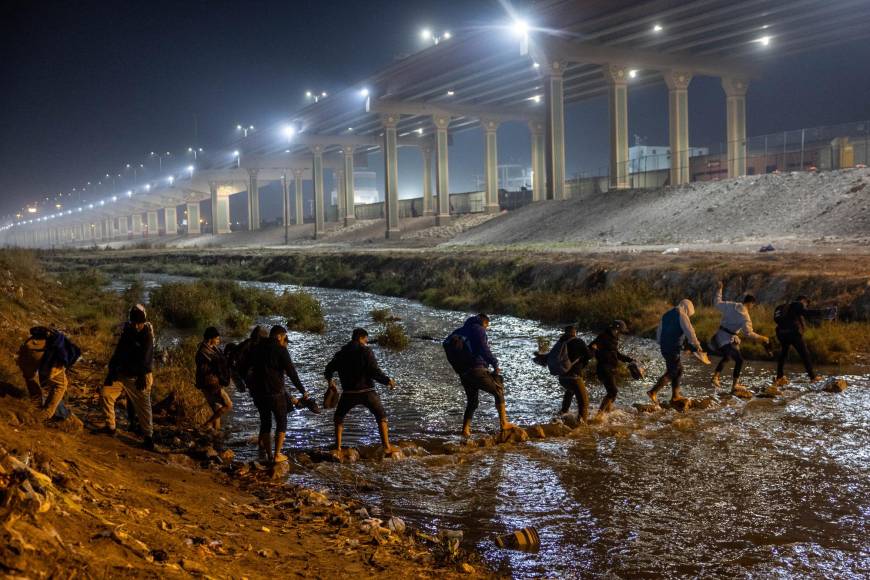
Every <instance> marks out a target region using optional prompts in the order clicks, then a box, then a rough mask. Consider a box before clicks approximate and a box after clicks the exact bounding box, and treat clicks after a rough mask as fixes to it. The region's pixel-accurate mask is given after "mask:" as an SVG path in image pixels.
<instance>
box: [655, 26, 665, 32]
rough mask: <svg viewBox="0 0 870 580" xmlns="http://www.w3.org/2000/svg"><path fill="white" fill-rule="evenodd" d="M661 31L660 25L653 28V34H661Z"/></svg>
mask: <svg viewBox="0 0 870 580" xmlns="http://www.w3.org/2000/svg"><path fill="white" fill-rule="evenodd" d="M662 30H663V28H662V25H661V24H656V25H654V26H653V32H661V31H662Z"/></svg>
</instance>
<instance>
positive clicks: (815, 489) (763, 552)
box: [149, 277, 870, 577]
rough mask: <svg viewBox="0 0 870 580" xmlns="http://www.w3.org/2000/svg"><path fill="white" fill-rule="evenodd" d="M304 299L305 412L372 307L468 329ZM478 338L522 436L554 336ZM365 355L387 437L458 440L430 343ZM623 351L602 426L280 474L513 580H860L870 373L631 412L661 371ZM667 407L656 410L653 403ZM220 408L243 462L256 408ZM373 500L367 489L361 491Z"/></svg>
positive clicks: (547, 391) (357, 416) (302, 419)
mask: <svg viewBox="0 0 870 580" xmlns="http://www.w3.org/2000/svg"><path fill="white" fill-rule="evenodd" d="M159 280H160V278H158V277H152V278H151V279H150V280H149V282H150V283H155V282H156V283H159ZM256 285H258V286H265V287H270V288H274V289H275V290H276V291H281V290H283V289H284V288H288V287H287V286H284V285H277V284H256ZM289 288H291V289H295V288H293V287H289ZM307 290H308V291H309V292H311V293H313V294H314V295H316V296H317V298H318V299H319V300H320V301H321V303H322V304H323V308H324V312H325V313H326V319H327V324H328V330H327V332H326V334H325V335H323V336H318V335H310V334H301V333H292V335H291V347H290V348H291V354H292V356H293V360H294V362H295V363H296V365H297V367H298V369H299V374H300V376H301V377H302V380H303V382H304V383H305V385H306V386H307V387H309V388H310V389H311V390H312V391H313V392H314V393H316V394H317V396H318V399H321V398H322V395H323V392H324V389H325V386H326V385H325V381H324V380H323V378H322V372H323V368H324V367H325V365H326V362H327V361H328V360H329V358H330V357H331V355H332V354H333V352H334V351H335V350H337V349H338V348H339V347H340V346H341V345H342V344H343V343H344V342H346V341H347V340H348V339H349V335H350V331H351V329H352V328H353V327H355V326H364V327H367V328H368V329H369V330H370V331H374V330H376V328H377V325H375V324H373V323H372V321H371V319H370V316H369V312H370V311H371V310H372V309H374V308H390V309H391V310H392V311H393V313H394V314H395V315H397V316H400V317H401V318H402V323H403V324H404V326H405V328H406V330H407V331H408V334H409V335H429V336H435V337H443V336H445V335H446V334H447V333H448V332H449V331H450V330H452V329H453V328H454V327H456V326H459V325H461V324H462V322H463V321H464V319H465V318H466V314H465V313H461V312H453V311H446V310H436V309H433V308H428V307H426V306H423V305H421V304H419V303H416V302H413V301H410V300H405V299H401V298H387V297H382V296H376V295H372V294H366V293H362V292H349V291H342V290H330V289H321V288H308V289H307ZM268 322H279V321H278V320H275V321H268ZM372 334H375V332H372ZM489 335H490V341H491V343H492V348H493V352H494V353H495V355H496V356H497V357H498V358H499V360H500V361H501V362H502V364H501V367H502V369H503V372H504V374H505V377H506V396H507V401H508V415H509V417H510V419H511V420H512V421H514V422H517V423H519V424H530V423H543V422H547V421H549V420H550V419H552V418H553V417H554V416H555V415H556V412H557V411H558V407H559V405H560V402H561V396H562V391H561V389H560V388H559V386H558V384H557V383H556V381H555V380H554V378H553V377H551V376H550V375H549V374H548V373H547V371H546V369H543V368H540V367H538V366H536V365H534V364H533V363H532V362H531V360H530V354H531V352H532V351H533V350H534V349H535V347H536V342H535V337H536V336H547V337H548V338H550V339H551V340H555V339H556V337H557V336H558V332H557V330H556V329H555V328H554V327H551V326H547V325H542V324H539V323H537V322H534V321H530V320H523V319H518V318H513V317H509V316H495V317H493V323H492V326H491V328H490V331H489ZM585 338H586V339H587V340H589V339H590V338H591V336H589V335H586V336H585ZM374 349H375V353H376V355H377V357H378V360H379V361H380V363H381V367H382V368H383V369H384V370H385V372H386V373H387V374H388V375H390V376H392V377H395V379H396V381H397V382H398V387H397V388H396V389H395V390H393V391H391V390H389V389H387V388H380V393H381V397H382V399H383V401H384V406H385V407H386V410H387V413H388V415H389V417H390V428H391V436H392V438H393V440H394V441H396V440H402V439H417V440H419V439H427V438H432V439H438V440H445V439H451V438H452V439H453V440H455V441H456V442H458V441H459V439H458V436H457V434H458V431H459V429H460V425H461V421H462V412H463V409H464V404H465V395H464V392H463V390H462V388H461V386H460V384H459V381H458V379H457V378H456V376H455V375H454V374H453V373H452V371H451V370H450V368H449V367H448V365H447V363H446V360H445V358H444V354H443V350H442V349H441V346H440V343H439V342H434V341H426V340H413V341H412V343H411V346H410V348H408V349H407V350H406V351H404V352H401V353H394V352H390V351H384V350H381V349H379V348H378V347H377V346H375V347H374ZM625 350H626V351H627V352H628V353H629V354H631V355H632V356H635V357H636V358H639V359H641V360H644V361H648V362H647V363H646V366H647V376H648V378H647V379H645V380H644V381H639V382H631V381H628V382H625V383H624V384H622V385H621V387H620V396H619V399H618V401H617V405H618V410H617V411H616V412H614V413H613V414H612V415H611V416H610V418H609V419H608V421H607V423H605V424H603V425H596V426H593V427H591V428H585V429H580V430H578V431H577V432H576V435H572V436H571V437H566V438H555V439H547V440H543V441H538V442H528V443H523V444H517V445H513V446H508V447H504V448H495V449H481V450H478V451H475V452H473V453H469V454H464V455H461V456H455V455H454V456H432V457H429V458H424V459H410V460H406V461H401V462H392V461H390V462H384V463H380V464H376V463H369V462H362V463H359V464H356V465H338V464H319V465H318V466H317V467H316V468H315V469H313V470H309V471H305V472H303V473H302V474H301V475H300V474H297V475H294V476H292V477H293V478H294V480H296V481H299V482H301V483H305V484H307V485H314V486H317V487H328V488H331V489H335V490H340V491H341V492H343V493H351V494H353V495H355V496H357V497H359V498H361V499H363V500H365V501H367V502H369V503H370V504H372V505H376V506H380V508H381V511H382V513H383V514H385V515H387V516H388V515H399V516H400V517H403V518H405V519H406V520H407V521H410V522H413V523H414V524H415V525H417V526H419V527H421V528H423V529H426V530H429V531H437V530H440V529H445V528H449V529H459V530H463V531H464V534H465V536H464V543H465V545H466V546H468V547H475V548H477V549H478V550H479V551H480V552H482V553H483V554H484V557H485V558H486V560H487V561H488V562H489V563H490V565H491V566H493V567H494V568H496V569H500V570H501V571H503V572H506V573H510V574H512V575H514V576H516V577H529V576H541V575H545V576H550V577H581V576H582V577H588V576H614V575H615V576H619V577H625V576H632V577H634V576H662V575H664V576H673V577H678V576H679V577H682V576H705V577H711V576H712V577H734V576H762V577H770V576H778V577H779V576H802V577H803V576H808V575H809V576H817V577H823V576H824V577H854V576H862V575H870V539H868V538H870V537H868V532H870V525H868V522H870V375H863V376H859V375H846V376H845V377H844V378H846V380H847V381H848V382H849V388H848V389H847V390H846V391H845V392H844V393H842V394H837V395H834V394H829V393H823V392H818V390H817V389H816V390H814V389H812V388H810V385H808V384H807V383H806V382H804V378H803V377H801V376H800V374H799V367H797V366H792V367H790V368H789V371H790V373H791V376H792V378H793V379H794V382H793V383H792V384H791V385H790V386H789V387H788V388H786V389H785V393H786V396H785V397H782V398H779V399H776V400H770V399H756V400H753V401H751V402H749V403H744V402H736V401H734V402H732V403H730V404H728V405H726V406H723V407H721V408H717V409H713V410H707V411H690V412H689V413H687V414H678V413H674V412H672V411H661V412H658V413H654V414H642V415H639V414H638V413H637V412H636V411H635V410H634V408H633V406H632V404H633V403H635V402H643V401H644V400H645V394H644V393H645V390H646V389H648V388H649V387H650V385H651V383H652V382H653V381H654V378H655V376H657V375H658V374H660V373H661V372H662V370H663V365H662V364H661V363H660V361H659V360H658V358H657V356H656V355H657V350H656V348H655V345H654V344H653V343H652V342H651V341H647V340H629V341H628V342H627V344H626V348H625ZM822 370H823V371H826V374H827V373H832V372H834V370H833V369H822ZM726 372H730V367H728V370H727V371H726ZM709 373H710V369H709V368H705V367H702V366H701V365H700V364H699V363H697V362H695V361H694V360H691V361H686V378H685V380H684V382H685V384H686V387H685V388H684V393H685V394H686V395H687V396H690V397H702V396H704V395H707V394H709V393H710V389H709V387H708V385H709ZM744 379H745V380H744V382H745V383H746V384H747V385H749V386H751V385H761V384H764V383H766V382H769V381H770V379H771V369H770V367H769V365H762V364H758V363H754V362H751V363H749V364H748V365H747V367H746V370H745V371H744ZM589 387H590V396H591V399H592V404H593V406H594V405H597V403H598V402H599V401H600V400H601V396H602V395H603V388H601V387H600V386H599V385H598V384H597V383H594V382H593V383H591V384H590V385H589ZM663 395H665V398H667V390H666V391H663ZM233 397H234V401H235V404H236V413H235V417H234V419H233V421H232V423H231V429H232V432H233V433H232V441H233V445H234V446H236V448H237V451H238V452H239V453H240V455H241V456H242V457H245V456H250V454H251V453H252V451H253V444H252V441H253V440H254V439H255V432H256V429H257V420H256V411H255V409H254V408H253V405H252V404H251V402H250V398H249V397H248V396H247V395H246V394H244V393H236V394H234V395H233ZM575 408H576V403H575V406H572V410H573V409H575ZM473 427H474V430H475V432H476V433H482V432H489V433H494V432H495V431H496V430H497V416H496V413H495V409H494V406H493V403H492V399H491V397H489V396H488V395H486V394H485V393H481V406H480V409H479V410H478V412H477V414H476V416H475V421H474V424H473ZM345 441H346V444H347V445H351V446H352V445H356V444H360V443H363V444H374V443H377V442H378V437H377V430H376V426H375V423H374V421H373V419H372V418H371V416H370V415H369V414H368V412H367V411H366V410H365V409H364V408H363V407H358V408H357V409H356V410H354V411H353V412H352V413H351V414H350V415H349V417H348V419H347V420H346V422H345ZM332 443H333V432H332V416H331V413H324V414H322V415H320V416H314V415H312V414H311V413H308V412H298V413H296V414H295V415H292V416H291V417H290V420H289V428H288V435H287V445H288V446H290V447H292V446H299V447H304V448H311V447H323V448H326V447H327V446H329V445H331V444H332ZM371 489H376V490H378V491H363V490H371ZM524 526H534V527H536V528H537V529H538V532H539V534H540V536H541V549H540V551H538V552H537V553H524V552H517V551H507V550H499V549H498V548H496V547H495V544H494V542H493V538H494V536H495V535H496V534H501V533H507V532H510V531H513V530H515V529H517V528H521V527H524Z"/></svg>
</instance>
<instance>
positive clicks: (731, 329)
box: [710, 282, 770, 399]
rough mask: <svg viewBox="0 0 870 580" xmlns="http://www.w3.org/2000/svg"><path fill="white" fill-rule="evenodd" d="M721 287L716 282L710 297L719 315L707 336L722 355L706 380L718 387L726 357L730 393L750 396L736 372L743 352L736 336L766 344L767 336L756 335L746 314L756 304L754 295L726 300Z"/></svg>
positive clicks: (741, 396)
mask: <svg viewBox="0 0 870 580" xmlns="http://www.w3.org/2000/svg"><path fill="white" fill-rule="evenodd" d="M722 289H723V284H722V282H719V286H718V287H717V289H716V296H715V298H714V299H713V305H714V306H715V307H716V308H717V309H718V310H719V312H721V313H722V317H721V319H720V320H719V328H718V329H717V330H716V333H715V334H713V337H712V338H711V339H710V344H711V345H712V348H713V349H715V350H716V351H717V352H718V353H719V354H720V355H721V356H722V358H721V359H720V360H719V363H718V364H717V365H716V370H715V371H713V377H712V378H711V381H710V382H711V383H712V384H713V387H714V388H715V389H718V388H719V387H720V386H721V378H720V377H721V374H722V370H723V369H724V368H725V364H726V363H727V362H728V361H729V360H733V361H734V372H733V375H732V381H731V394H732V395H734V396H735V397H740V398H742V399H751V398H752V393H750V392H749V390H748V389H747V388H746V387H744V386H743V385H741V384H740V371H741V370H742V369H743V354H742V353H741V352H740V335H741V333H745V334H746V337H747V338H749V339H752V340H757V341H759V342H761V343H763V344H765V345H767V344H769V343H770V339H768V338H767V337H766V336H763V335H761V334H758V333H757V332H755V330H754V329H753V328H752V318H751V317H750V316H749V312H750V311H751V310H752V308H753V307H754V306H755V304H756V300H755V296H753V295H752V294H746V295H745V296H744V297H743V300H741V301H740V302H729V301H726V300H722Z"/></svg>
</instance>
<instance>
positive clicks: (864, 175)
mask: <svg viewBox="0 0 870 580" xmlns="http://www.w3.org/2000/svg"><path fill="white" fill-rule="evenodd" d="M753 240H758V241H760V242H764V243H768V242H770V243H773V244H774V245H776V244H777V242H778V241H779V242H789V241H796V240H799V241H805V242H813V241H822V240H824V241H835V240H836V241H839V240H845V241H847V242H852V243H856V244H861V245H866V244H870V170H868V169H848V170H842V171H835V172H826V173H815V174H813V173H800V174H797V173H793V174H783V175H759V176H747V177H741V178H737V179H729V180H724V181H715V182H704V183H692V184H689V185H685V186H679V187H666V188H662V189H654V190H627V191H621V192H610V193H604V194H596V195H591V196H586V197H584V198H579V199H570V200H567V201H563V202H541V203H535V204H532V205H530V206H526V207H524V208H521V209H519V210H516V211H514V212H510V213H505V214H503V215H502V216H500V217H499V218H497V219H494V220H491V221H489V222H487V223H484V224H482V225H480V226H479V227H476V228H473V229H471V230H468V231H466V232H464V233H462V234H460V235H458V236H457V237H456V238H455V239H454V240H452V241H451V242H448V244H450V245H487V244H495V245H500V244H538V243H566V244H576V245H587V246H602V245H660V244H677V243H693V244H722V243H730V242H746V241H753Z"/></svg>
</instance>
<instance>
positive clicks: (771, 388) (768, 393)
mask: <svg viewBox="0 0 870 580" xmlns="http://www.w3.org/2000/svg"><path fill="white" fill-rule="evenodd" d="M758 396H759V397H763V398H766V399H772V398H774V397H781V396H782V390H781V389H780V388H779V387H778V386H776V385H768V386H767V387H765V388H764V389H762V391H761V392H760V393H759V394H758Z"/></svg>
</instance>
